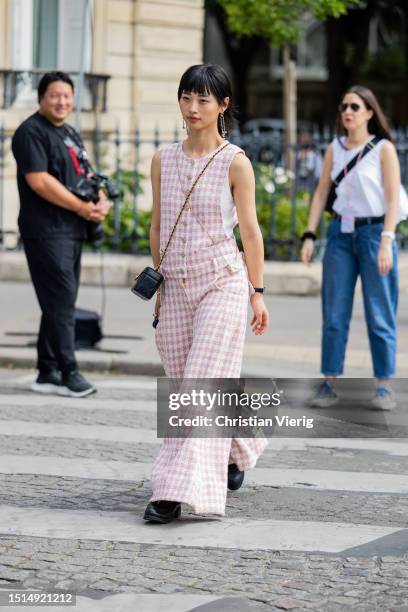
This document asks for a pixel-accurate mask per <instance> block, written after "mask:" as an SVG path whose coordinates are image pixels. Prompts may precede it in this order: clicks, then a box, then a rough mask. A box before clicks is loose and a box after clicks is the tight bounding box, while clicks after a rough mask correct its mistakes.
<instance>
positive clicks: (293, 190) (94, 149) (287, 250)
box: [0, 127, 408, 261]
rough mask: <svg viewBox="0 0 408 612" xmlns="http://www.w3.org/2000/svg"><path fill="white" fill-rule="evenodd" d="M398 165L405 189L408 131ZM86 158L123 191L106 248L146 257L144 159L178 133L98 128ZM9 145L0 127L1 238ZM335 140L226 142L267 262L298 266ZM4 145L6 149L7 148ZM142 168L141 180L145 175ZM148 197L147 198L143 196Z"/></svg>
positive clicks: (318, 136)
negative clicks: (239, 153)
mask: <svg viewBox="0 0 408 612" xmlns="http://www.w3.org/2000/svg"><path fill="white" fill-rule="evenodd" d="M393 136H394V138H395V142H396V146H397V150H398V155H399V159H400V163H401V175H402V181H403V183H404V184H407V183H408V130H397V131H395V133H394V134H393ZM83 137H84V140H85V144H86V146H87V150H88V153H89V155H90V157H91V159H93V160H94V165H95V167H96V169H97V170H98V171H102V172H104V173H105V174H108V175H109V176H110V177H111V179H112V180H114V181H115V182H116V183H117V184H118V187H119V190H120V191H121V198H119V199H118V200H117V201H116V202H115V203H114V207H113V211H112V213H111V215H110V219H109V227H108V236H107V239H106V241H105V248H107V249H110V250H113V251H116V252H132V253H141V252H147V250H148V225H149V212H148V210H147V209H148V208H149V204H150V202H149V200H148V199H146V192H147V193H150V191H149V184H148V183H149V182H148V176H147V174H148V172H149V166H150V164H149V160H150V157H151V155H152V154H153V153H154V151H155V150H157V149H158V148H160V147H161V146H163V145H165V144H168V143H171V142H175V141H178V140H180V138H181V137H182V135H181V133H180V132H179V131H178V130H175V131H174V133H173V134H172V135H170V136H169V135H168V136H167V137H163V135H162V134H161V133H160V131H159V130H158V129H156V130H155V131H154V133H153V134H152V135H151V137H150V138H149V137H144V136H142V134H141V132H140V130H136V131H135V132H134V133H133V134H126V135H124V134H122V133H120V131H119V130H118V129H117V130H116V131H114V132H111V133H109V134H107V133H104V132H102V131H101V130H100V129H98V128H97V129H96V130H94V131H93V132H92V133H90V134H83ZM10 138H11V136H10V135H6V133H5V130H4V128H2V127H0V231H1V232H3V228H4V206H5V205H6V202H5V194H4V174H5V155H6V153H5V151H6V148H7V149H8V146H7V147H6V143H7V141H8V140H9V139H10ZM332 138H333V134H332V133H330V131H329V130H327V129H326V130H324V131H323V132H318V131H317V130H314V132H313V133H312V134H309V135H308V136H307V137H305V135H304V134H303V135H300V142H299V143H298V144H297V145H296V147H294V148H292V150H291V151H290V153H289V152H288V150H287V149H285V146H284V145H283V138H282V133H280V132H276V133H270V134H240V133H239V132H235V133H234V134H233V135H232V136H231V138H230V140H231V142H234V143H235V144H237V145H239V146H241V147H242V148H243V149H244V150H245V152H246V154H247V155H248V157H249V158H250V159H251V161H252V163H253V166H254V170H255V175H256V185H257V206H258V217H259V219H260V224H261V228H262V231H263V236H264V242H265V251H266V257H267V258H268V259H281V260H292V261H293V260H296V259H298V253H299V244H300V243H299V237H300V235H301V234H302V233H303V231H304V229H305V225H306V221H307V214H308V209H309V204H310V198H311V195H312V193H313V191H314V189H315V187H316V184H317V181H318V176H319V174H320V170H321V166H322V159H323V155H324V151H325V150H326V148H327V146H328V144H329V143H330V142H331V140H332ZM7 144H8V143H7ZM289 158H290V159H291V160H292V161H291V163H292V169H291V170H287V169H286V166H287V163H286V160H287V159H289ZM143 169H144V171H145V175H143V173H142V170H143ZM143 192H145V193H143ZM326 222H327V218H326V219H325V218H323V220H322V223H321V227H320V239H319V241H318V242H317V248H318V251H319V250H321V247H323V246H324V241H325V228H326ZM402 230H403V231H401V233H400V234H399V243H400V246H401V247H402V248H408V227H407V223H405V224H404V227H402ZM0 238H1V236H0Z"/></svg>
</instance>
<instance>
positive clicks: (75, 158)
mask: <svg viewBox="0 0 408 612" xmlns="http://www.w3.org/2000/svg"><path fill="white" fill-rule="evenodd" d="M62 129H63V133H62V132H61V130H57V134H58V136H59V137H60V138H61V140H62V142H63V143H64V145H65V146H66V147H67V149H68V154H69V156H70V158H71V160H72V163H73V164H74V167H75V172H76V173H77V174H78V175H82V176H86V175H87V174H90V173H93V172H94V170H93V168H92V165H91V163H90V161H89V159H88V155H87V153H86V149H85V147H84V143H83V142H82V139H81V137H80V136H79V134H78V133H77V132H76V131H75V130H74V128H73V127H72V126H70V125H68V124H66V123H64V125H63V126H62Z"/></svg>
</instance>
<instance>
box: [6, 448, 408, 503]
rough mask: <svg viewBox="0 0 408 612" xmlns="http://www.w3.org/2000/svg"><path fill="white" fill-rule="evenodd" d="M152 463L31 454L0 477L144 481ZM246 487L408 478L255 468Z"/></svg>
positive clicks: (330, 486)
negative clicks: (12, 475)
mask: <svg viewBox="0 0 408 612" xmlns="http://www.w3.org/2000/svg"><path fill="white" fill-rule="evenodd" d="M151 470H152V464H151V463H141V462H133V463H131V462H126V461H98V460H96V459H81V460H80V461H78V459H66V458H63V457H49V456H35V455H0V474H38V475H41V476H61V477H69V478H84V479H87V478H90V479H97V480H117V481H129V480H133V481H141V480H148V479H149V477H150V474H151ZM245 482H246V485H250V486H253V485H257V486H263V487H295V488H306V489H309V490H310V489H315V490H318V491H322V490H324V491H353V492H365V493H368V492H373V493H398V494H405V493H408V476H407V475H405V474H381V473H377V472H374V473H372V472H347V471H340V470H308V469H302V470H299V469H293V468H292V469H285V468H262V467H257V468H256V469H255V470H251V471H249V472H248V473H247V475H246V481H245Z"/></svg>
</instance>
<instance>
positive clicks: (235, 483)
mask: <svg viewBox="0 0 408 612" xmlns="http://www.w3.org/2000/svg"><path fill="white" fill-rule="evenodd" d="M244 476H245V472H243V471H241V470H239V469H238V467H237V466H236V465H235V463H230V464H229V466H228V488H229V490H230V491H236V490H237V489H239V488H240V487H241V486H242V483H243V482H244Z"/></svg>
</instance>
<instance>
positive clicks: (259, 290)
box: [254, 287, 265, 293]
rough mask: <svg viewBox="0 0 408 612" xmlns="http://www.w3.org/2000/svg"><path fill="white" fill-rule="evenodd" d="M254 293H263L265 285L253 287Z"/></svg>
mask: <svg viewBox="0 0 408 612" xmlns="http://www.w3.org/2000/svg"><path fill="white" fill-rule="evenodd" d="M254 291H255V293H265V287H254Z"/></svg>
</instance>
